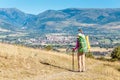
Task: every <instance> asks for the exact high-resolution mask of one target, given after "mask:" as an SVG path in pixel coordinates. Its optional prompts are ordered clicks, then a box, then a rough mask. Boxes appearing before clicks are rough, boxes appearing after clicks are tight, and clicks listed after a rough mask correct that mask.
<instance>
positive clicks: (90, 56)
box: [85, 52, 94, 58]
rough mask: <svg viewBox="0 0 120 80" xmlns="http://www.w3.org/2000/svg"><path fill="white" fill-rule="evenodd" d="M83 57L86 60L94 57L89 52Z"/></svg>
mask: <svg viewBox="0 0 120 80" xmlns="http://www.w3.org/2000/svg"><path fill="white" fill-rule="evenodd" d="M85 56H86V57H88V58H94V56H93V54H92V53H91V52H88V53H86V54H85Z"/></svg>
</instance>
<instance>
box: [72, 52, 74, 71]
mask: <svg viewBox="0 0 120 80" xmlns="http://www.w3.org/2000/svg"><path fill="white" fill-rule="evenodd" d="M72 70H73V71H74V50H73V51H72Z"/></svg>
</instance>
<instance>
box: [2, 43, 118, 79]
mask: <svg viewBox="0 0 120 80" xmlns="http://www.w3.org/2000/svg"><path fill="white" fill-rule="evenodd" d="M86 66H87V71H86V72H83V73H79V72H72V71H71V56H70V55H66V54H60V53H55V52H48V51H43V50H39V49H32V48H27V47H22V46H16V45H9V44H2V43H0V80H120V63H119V62H107V61H99V60H95V59H89V58H87V59H86ZM75 70H77V61H75Z"/></svg>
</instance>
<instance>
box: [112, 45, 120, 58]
mask: <svg viewBox="0 0 120 80" xmlns="http://www.w3.org/2000/svg"><path fill="white" fill-rule="evenodd" d="M111 57H112V59H117V60H120V46H118V47H116V48H115V49H114V50H113V51H112V53H111Z"/></svg>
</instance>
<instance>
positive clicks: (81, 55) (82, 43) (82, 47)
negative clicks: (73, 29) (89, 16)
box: [73, 29, 88, 72]
mask: <svg viewBox="0 0 120 80" xmlns="http://www.w3.org/2000/svg"><path fill="white" fill-rule="evenodd" d="M78 31H79V33H78V35H77V41H76V46H75V48H73V51H75V50H76V49H77V50H78V53H77V59H78V71H79V72H84V71H85V53H86V52H87V51H88V50H87V44H86V39H85V35H84V34H83V31H82V29H79V30H78Z"/></svg>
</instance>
